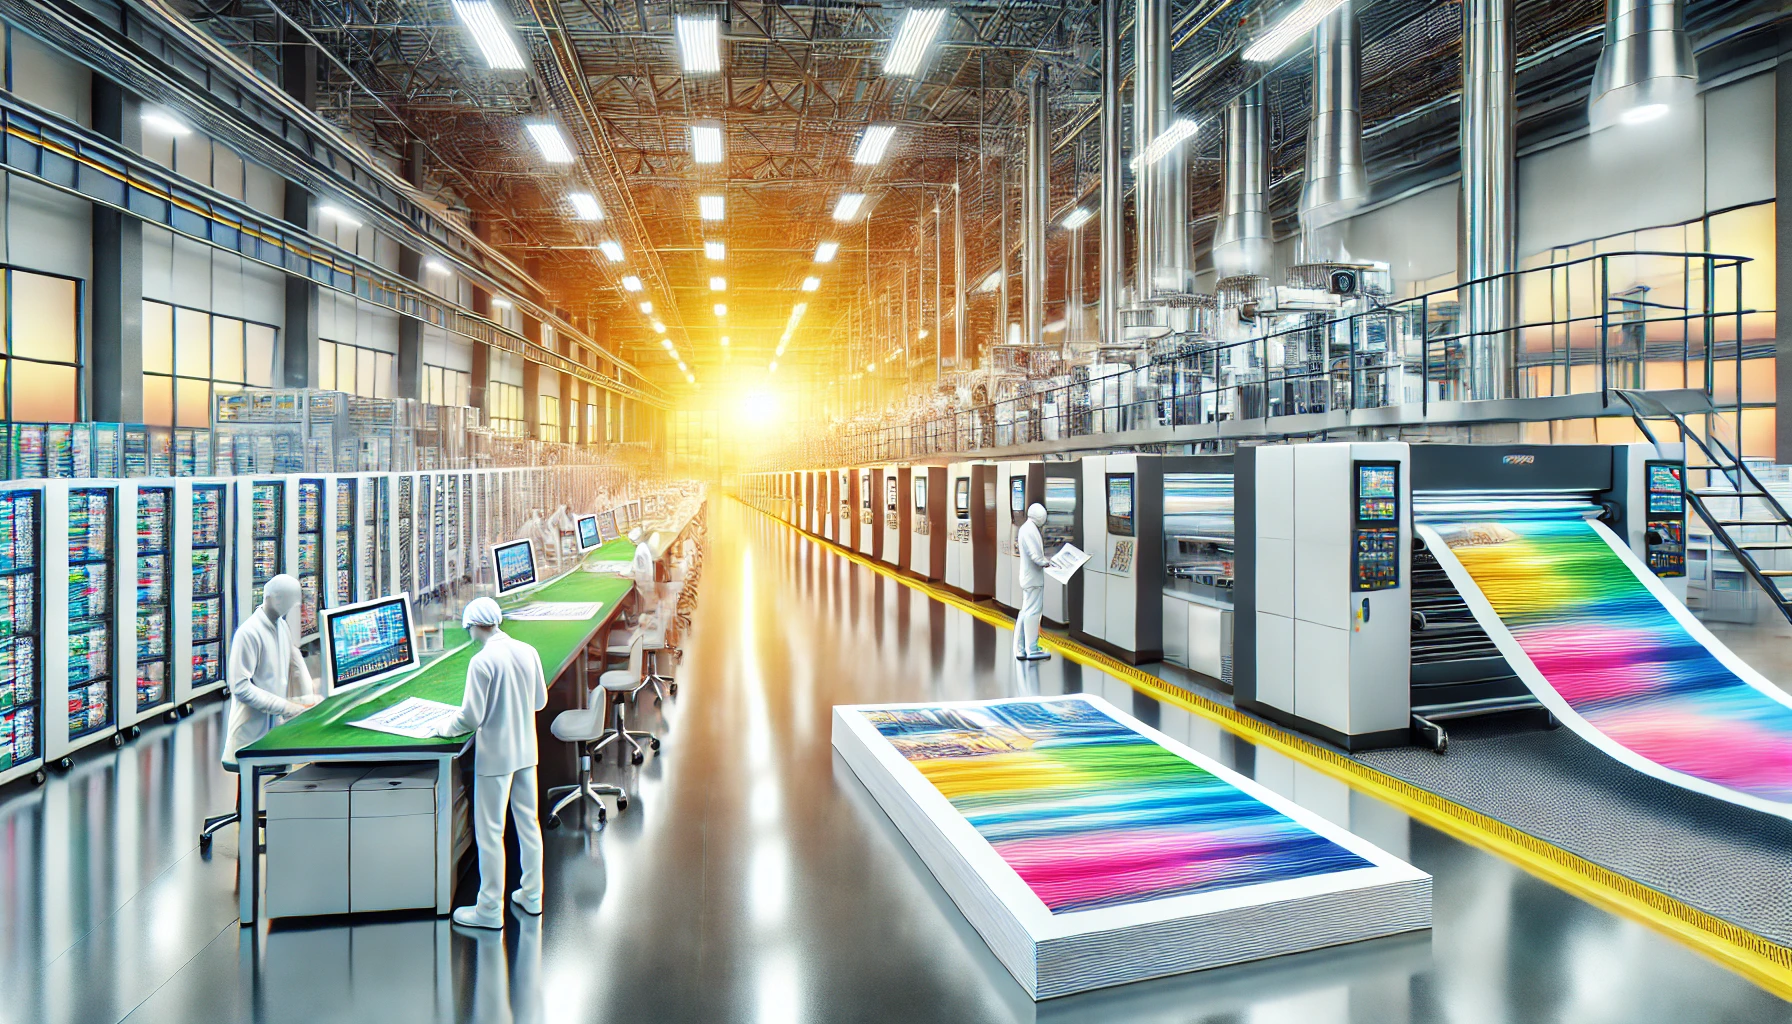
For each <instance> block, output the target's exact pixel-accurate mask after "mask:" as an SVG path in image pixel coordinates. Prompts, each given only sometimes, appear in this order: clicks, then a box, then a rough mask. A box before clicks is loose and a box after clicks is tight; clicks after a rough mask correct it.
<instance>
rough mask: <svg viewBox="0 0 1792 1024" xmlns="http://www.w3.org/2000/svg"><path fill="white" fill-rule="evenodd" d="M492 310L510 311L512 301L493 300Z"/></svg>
mask: <svg viewBox="0 0 1792 1024" xmlns="http://www.w3.org/2000/svg"><path fill="white" fill-rule="evenodd" d="M492 308H493V309H509V308H510V300H509V299H493V300H492Z"/></svg>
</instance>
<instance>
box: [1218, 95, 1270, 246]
mask: <svg viewBox="0 0 1792 1024" xmlns="http://www.w3.org/2000/svg"><path fill="white" fill-rule="evenodd" d="M1263 152H1264V134H1263V86H1262V85H1261V84H1258V85H1253V86H1251V87H1250V88H1249V89H1247V90H1245V92H1244V94H1243V95H1241V96H1239V97H1238V98H1237V99H1235V100H1233V101H1232V102H1231V103H1230V104H1228V105H1227V106H1226V177H1225V181H1224V187H1225V200H1224V202H1223V204H1222V205H1221V207H1220V222H1219V225H1218V227H1217V228H1216V229H1215V230H1214V233H1213V267H1214V271H1215V273H1216V274H1217V276H1218V277H1220V278H1221V279H1224V278H1228V277H1237V276H1239V275H1243V274H1255V275H1258V276H1262V275H1266V274H1268V273H1269V262H1270V256H1271V251H1272V246H1273V236H1272V235H1271V233H1270V223H1269V189H1268V186H1267V185H1266V184H1265V180H1264V178H1265V175H1264V170H1265V168H1264V160H1263Z"/></svg>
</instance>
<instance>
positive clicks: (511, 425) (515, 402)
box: [485, 380, 528, 437]
mask: <svg viewBox="0 0 1792 1024" xmlns="http://www.w3.org/2000/svg"><path fill="white" fill-rule="evenodd" d="M485 399H486V404H487V409H486V412H487V415H488V418H489V419H490V420H491V424H492V430H494V431H496V432H497V433H499V434H503V435H504V436H506V437H522V436H523V434H524V432H525V431H526V430H527V429H528V425H527V423H526V422H525V421H524V419H523V389H522V388H520V387H518V386H517V385H515V384H508V383H505V382H504V381H500V380H494V381H492V382H490V383H489V384H487V385H486V388H485Z"/></svg>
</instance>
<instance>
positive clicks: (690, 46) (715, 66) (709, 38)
mask: <svg viewBox="0 0 1792 1024" xmlns="http://www.w3.org/2000/svg"><path fill="white" fill-rule="evenodd" d="M677 31H678V60H679V63H681V64H683V65H684V69H685V72H686V73H687V74H695V75H713V74H715V73H716V72H718V71H720V70H722V36H721V28H720V26H719V25H718V24H717V22H716V19H714V18H700V17H693V16H690V15H683V14H681V15H679V16H678V19H677Z"/></svg>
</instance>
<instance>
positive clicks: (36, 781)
mask: <svg viewBox="0 0 1792 1024" xmlns="http://www.w3.org/2000/svg"><path fill="white" fill-rule="evenodd" d="M49 777H50V776H49V774H48V773H46V772H45V771H44V770H43V769H42V768H39V769H38V770H37V771H34V772H32V773H31V784H32V785H33V786H41V785H43V784H44V780H45V779H48V778H49Z"/></svg>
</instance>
